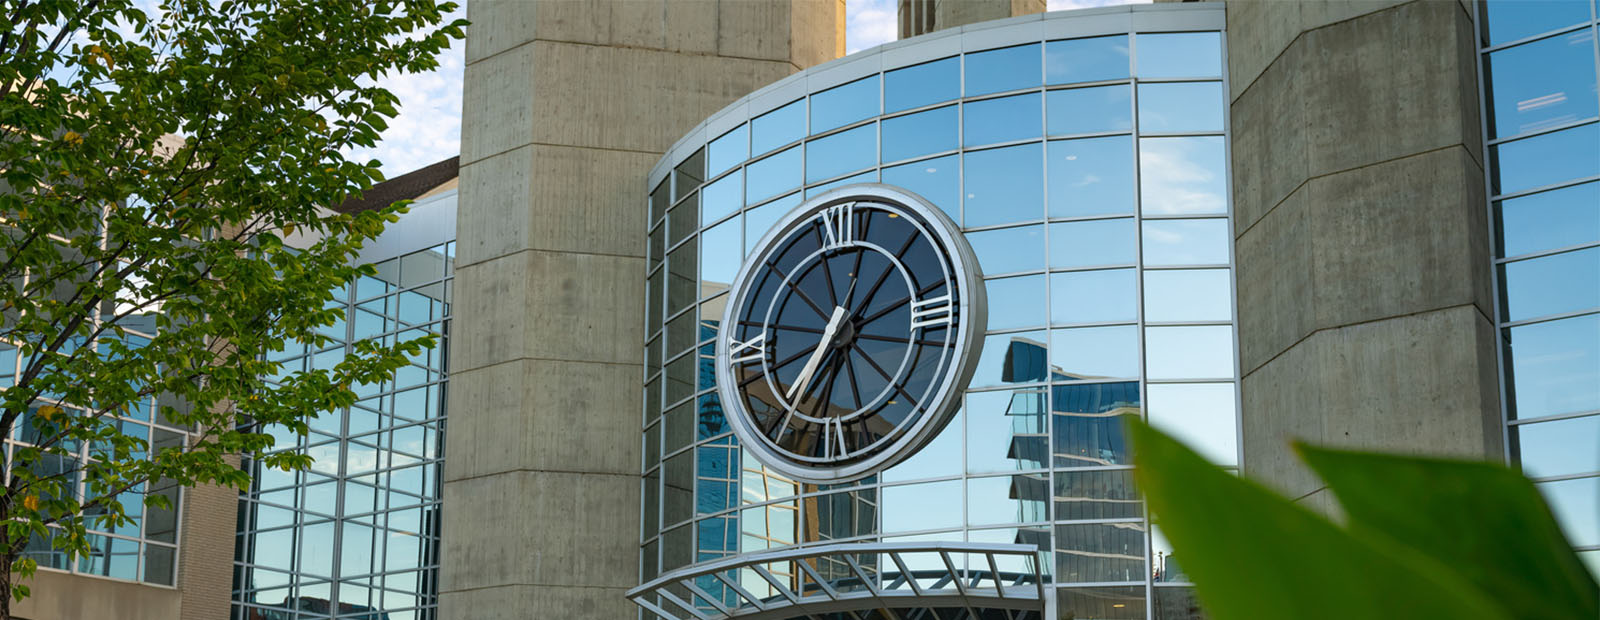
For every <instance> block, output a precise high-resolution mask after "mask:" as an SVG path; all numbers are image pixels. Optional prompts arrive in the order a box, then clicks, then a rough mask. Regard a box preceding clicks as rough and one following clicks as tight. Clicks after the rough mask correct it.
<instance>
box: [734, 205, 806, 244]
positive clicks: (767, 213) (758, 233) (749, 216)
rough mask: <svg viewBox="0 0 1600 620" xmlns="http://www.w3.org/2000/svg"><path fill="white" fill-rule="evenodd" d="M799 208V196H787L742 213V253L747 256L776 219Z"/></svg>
mask: <svg viewBox="0 0 1600 620" xmlns="http://www.w3.org/2000/svg"><path fill="white" fill-rule="evenodd" d="M797 206H800V194H789V195H788V196H784V197H782V198H779V199H777V200H774V201H772V202H769V203H767V204H764V205H761V206H759V207H756V208H754V209H751V210H749V211H745V212H744V253H745V254H749V253H750V251H751V250H753V249H755V244H756V243H759V242H760V241H761V237H762V236H763V235H766V234H767V232H768V231H769V230H771V229H772V225H773V224H776V223H777V222H778V218H780V217H783V214H785V213H788V212H789V210H790V209H793V208H795V207H797Z"/></svg>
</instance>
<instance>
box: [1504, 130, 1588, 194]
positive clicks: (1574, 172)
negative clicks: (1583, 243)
mask: <svg viewBox="0 0 1600 620" xmlns="http://www.w3.org/2000/svg"><path fill="white" fill-rule="evenodd" d="M1490 153H1491V156H1492V157H1491V159H1492V160H1493V165H1494V171H1495V177H1494V183H1495V193H1496V194H1510V193H1512V192H1520V191H1523V190H1528V189H1533V188H1535V187H1542V186H1545V185H1551V184H1555V183H1560V182H1562V181H1570V180H1572V179H1579V178H1584V177H1592V176H1595V175H1597V174H1600V124H1594V123H1591V124H1588V125H1584V126H1582V127H1573V128H1571V129H1563V130H1561V131H1557V132H1555V133H1547V134H1544V135H1542V136H1534V137H1532V138H1524V139H1521V140H1515V141H1512V142H1506V143H1504V144H1499V145H1496V146H1494V147H1491V148H1490Z"/></svg>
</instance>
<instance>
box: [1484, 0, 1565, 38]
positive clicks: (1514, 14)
mask: <svg viewBox="0 0 1600 620" xmlns="http://www.w3.org/2000/svg"><path fill="white" fill-rule="evenodd" d="M1483 11H1484V12H1483V19H1484V22H1485V23H1484V26H1485V30H1488V31H1489V32H1488V35H1489V43H1490V44H1491V45H1493V44H1499V43H1506V42H1508V41H1515V40H1517V39H1521V38H1524V37H1528V36H1532V35H1536V34H1540V33H1544V32H1550V31H1551V30H1555V29H1557V28H1562V27H1565V26H1571V25H1574V24H1579V23H1582V22H1585V21H1588V19H1589V3H1587V2H1584V1H1583V0H1531V1H1529V0H1488V1H1487V2H1484V3H1483Z"/></svg>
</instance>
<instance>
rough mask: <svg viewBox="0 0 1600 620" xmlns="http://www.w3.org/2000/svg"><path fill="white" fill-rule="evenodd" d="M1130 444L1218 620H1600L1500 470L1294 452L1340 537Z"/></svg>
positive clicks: (1185, 457)
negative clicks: (1340, 518) (1336, 512)
mask: <svg viewBox="0 0 1600 620" xmlns="http://www.w3.org/2000/svg"><path fill="white" fill-rule="evenodd" d="M1133 437H1134V440H1135V441H1136V442H1137V445H1138V449H1139V452H1138V456H1137V457H1136V462H1137V464H1138V470H1137V471H1136V478H1137V480H1138V483H1139V485H1140V488H1141V490H1142V491H1143V492H1144V493H1145V495H1146V497H1147V499H1148V501H1149V504H1150V510H1151V512H1152V513H1153V518H1154V519H1156V520H1157V521H1159V524H1160V526H1161V528H1162V531H1163V532H1164V533H1165V534H1166V536H1167V539H1168V540H1169V541H1170V542H1171V543H1172V544H1173V547H1174V550H1175V555H1176V556H1177V557H1180V558H1182V563H1183V568H1184V570H1185V571H1186V572H1187V573H1188V575H1189V576H1190V577H1192V578H1193V579H1194V582H1195V586H1196V590H1197V594H1198V595H1199V597H1200V600H1201V603H1202V604H1203V605H1204V606H1205V607H1206V609H1207V611H1208V612H1209V614H1210V616H1211V617H1213V618H1216V619H1217V620H1231V619H1242V618H1302V619H1309V620H1316V619H1320V618H1328V619H1335V618H1336V619H1340V620H1344V619H1348V618H1453V619H1469V618H1583V619H1590V618H1597V617H1600V586H1597V585H1596V584H1595V581H1594V577H1593V576H1591V575H1590V574H1589V572H1588V570H1587V569H1586V568H1584V566H1583V564H1582V562H1581V560H1579V559H1578V557H1577V554H1575V553H1574V552H1573V551H1572V547H1571V546H1570V544H1569V543H1568V542H1567V541H1566V540H1565V539H1564V538H1563V537H1562V536H1561V532H1560V529H1559V527H1558V526H1557V524H1556V521H1555V517H1554V516H1552V514H1551V513H1550V509H1549V508H1548V507H1547V506H1546V505H1545V503H1544V501H1543V500H1542V499H1541V498H1540V496H1539V493H1538V491H1537V490H1536V489H1535V488H1534V487H1533V484H1532V483H1530V482H1529V481H1528V480H1527V479H1526V478H1524V477H1522V476H1521V475H1520V474H1518V473H1517V472H1515V471H1512V470H1511V469H1508V468H1506V467H1503V466H1500V465H1497V464H1491V463H1484V462H1472V461H1454V460H1443V459H1431V458H1421V457H1410V456H1396V455H1386V454H1372V453H1363V452H1347V451H1341V450H1329V449H1323V448H1315V447H1311V446H1307V445H1303V444H1302V445H1297V446H1296V448H1297V449H1298V451H1299V452H1300V454H1301V456H1302V458H1303V459H1304V460H1305V461H1306V463H1307V464H1309V465H1310V466H1311V469H1312V470H1313V471H1315V472H1316V473H1317V474H1318V475H1320V476H1321V477H1322V479H1323V481H1324V482H1326V483H1327V485H1328V489H1329V490H1330V491H1331V492H1332V493H1333V495H1334V496H1335V497H1336V498H1337V499H1338V502H1339V506H1340V508H1342V510H1343V514H1344V516H1345V519H1344V521H1345V522H1344V525H1343V526H1341V525H1336V524H1335V523H1334V522H1332V521H1329V520H1328V519H1326V518H1324V517H1322V516H1320V515H1317V514H1314V513H1312V512H1311V511H1309V510H1307V509H1305V508H1303V507H1301V506H1299V505H1296V504H1295V503H1293V502H1291V501H1290V500H1288V499H1286V498H1284V497H1281V496H1279V495H1277V494H1275V493H1272V492H1271V491H1268V490H1267V489H1265V488H1263V487H1261V486H1260V485H1257V484H1255V483H1253V482H1250V481H1248V480H1244V479H1241V478H1238V477H1236V476H1234V475H1232V474H1229V473H1227V472H1224V471H1223V470H1221V469H1218V468H1217V467H1215V466H1212V465H1210V464H1208V463H1206V462H1205V461H1204V460H1203V459H1201V458H1200V456H1199V455H1197V454H1195V453H1194V452H1193V451H1191V450H1189V449H1188V448H1186V447H1184V446H1182V445H1181V444H1179V443H1178V442H1176V441H1174V440H1172V439H1171V438H1169V437H1167V436H1165V435H1162V434H1161V433H1160V432H1158V431H1155V430H1153V429H1152V428H1150V427H1149V426H1146V425H1144V424H1137V423H1136V424H1135V425H1134V430H1133Z"/></svg>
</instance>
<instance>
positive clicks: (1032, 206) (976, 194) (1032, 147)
mask: <svg viewBox="0 0 1600 620" xmlns="http://www.w3.org/2000/svg"><path fill="white" fill-rule="evenodd" d="M1039 151H1040V146H1039V145H1038V144H1019V145H1017V146H1008V147H1005V148H1000V149H990V150H987V151H976V152H970V153H967V154H966V155H965V156H964V157H965V158H966V164H965V173H966V174H965V177H966V180H967V184H966V192H967V195H966V220H965V225H966V226H969V227H973V226H993V225H997V224H1012V223H1020V222H1027V221H1031V220H1037V219H1042V218H1043V217H1044V174H1043V172H1044V171H1043V168H1044V162H1043V161H1041V159H1040V153H1039Z"/></svg>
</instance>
